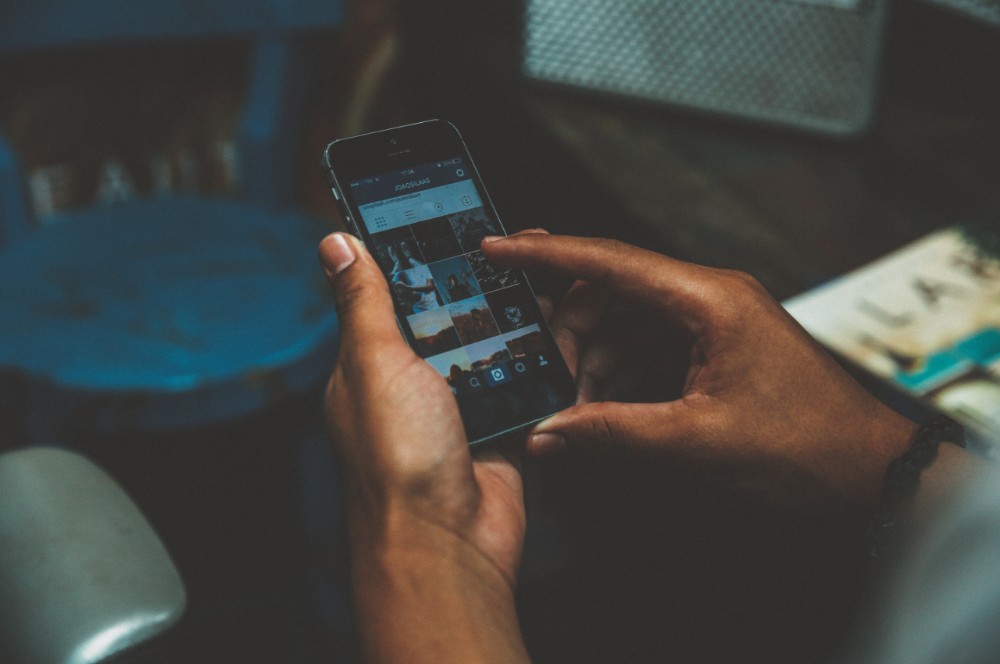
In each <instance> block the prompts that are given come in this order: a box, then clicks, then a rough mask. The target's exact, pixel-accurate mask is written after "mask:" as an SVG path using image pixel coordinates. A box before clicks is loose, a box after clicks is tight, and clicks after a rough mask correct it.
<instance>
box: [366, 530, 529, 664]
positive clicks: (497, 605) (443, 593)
mask: <svg viewBox="0 0 1000 664" xmlns="http://www.w3.org/2000/svg"><path fill="white" fill-rule="evenodd" d="M351 567H352V580H353V586H354V587H353V590H354V602H355V612H356V615H357V619H358V627H359V631H360V634H361V637H362V641H363V643H364V645H365V650H366V655H367V659H369V660H371V661H379V662H396V661H399V662H407V663H410V662H424V661H427V662H436V663H437V662H492V661H496V662H517V661H527V654H526V652H525V650H524V646H523V643H522V640H521V635H520V627H519V624H518V619H517V614H516V610H515V600H514V588H513V585H512V584H511V583H510V581H509V580H508V579H507V578H506V577H505V576H504V575H503V574H502V573H501V572H500V570H499V569H498V568H497V567H496V565H494V564H492V562H491V561H490V560H489V559H488V557H487V556H485V555H484V554H483V553H482V552H480V551H479V550H478V549H477V548H476V547H475V546H474V545H473V544H472V543H471V542H470V541H468V540H466V539H465V538H464V537H462V536H460V535H459V534H456V533H453V532H450V531H448V530H447V529H444V528H442V527H440V526H438V525H436V524H426V523H424V524H413V523H408V524H406V525H405V526H404V527H400V526H399V525H398V524H397V525H396V527H388V528H380V529H379V532H378V533H377V534H374V533H371V532H368V533H365V534H364V536H362V537H352V563H351Z"/></svg>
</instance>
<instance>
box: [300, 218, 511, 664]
mask: <svg viewBox="0 0 1000 664" xmlns="http://www.w3.org/2000/svg"><path fill="white" fill-rule="evenodd" d="M319 251H320V259H321V262H322V263H323V267H324V270H325V271H326V273H327V276H328V278H329V280H330V283H331V285H332V287H333V290H334V293H335V296H336V302H337V312H338V316H339V318H340V351H339V356H338V360H337V365H336V368H335V369H334V371H333V375H332V376H331V378H330V381H329V384H328V387H327V393H326V414H327V422H328V425H329V429H330V432H331V435H332V437H333V440H334V444H335V446H336V448H337V451H338V453H339V458H340V459H341V461H342V464H343V470H344V477H345V484H346V486H347V492H348V515H349V523H350V532H351V544H352V550H353V555H354V561H355V562H354V576H355V585H356V592H355V595H356V600H357V602H358V603H359V604H360V606H359V611H360V612H361V613H362V615H361V617H360V621H361V623H362V627H364V624H365V621H366V615H365V614H366V607H367V608H368V612H369V613H375V614H377V615H369V616H368V618H367V619H370V620H372V621H375V622H379V621H382V620H384V618H383V617H382V616H383V614H382V613H381V612H384V611H387V610H388V611H390V612H391V610H393V607H398V606H400V601H403V602H404V603H405V601H407V600H406V599H404V600H400V599H399V597H398V596H397V597H395V598H394V599H393V601H389V602H380V601H379V599H378V598H379V597H380V596H381V597H385V594H384V593H386V592H388V593H393V592H395V591H396V590H398V588H397V587H395V586H392V584H389V586H386V584H384V583H383V581H384V580H385V577H386V576H387V575H388V576H389V577H394V576H398V575H406V574H407V573H408V572H407V570H412V571H413V577H412V582H413V583H415V584H417V585H420V584H421V583H422V584H423V586H424V587H422V588H420V592H421V593H424V595H422V596H421V597H416V598H414V597H410V598H409V599H411V600H414V601H418V602H419V601H423V600H428V599H429V600H430V603H431V604H437V605H436V606H433V607H429V608H432V609H434V610H438V611H441V610H443V609H442V606H443V604H442V603H447V602H448V601H449V600H450V599H454V598H455V597H456V596H461V595H463V594H464V593H468V594H469V595H470V596H475V597H476V599H475V600H473V603H474V604H475V603H479V602H481V601H482V597H484V595H483V593H484V592H485V593H486V594H487V596H488V597H489V598H491V599H489V600H487V601H485V602H483V606H484V607H488V606H489V605H490V604H491V602H495V601H502V602H504V603H506V602H507V601H508V600H509V602H510V613H511V615H513V587H514V583H515V578H516V573H517V567H518V564H519V561H520V557H521V548H522V544H523V539H524V528H525V514H524V501H523V493H522V483H521V477H520V473H519V471H518V469H517V467H515V465H514V464H513V463H512V462H511V460H510V459H508V458H505V457H504V456H503V455H502V454H501V453H500V451H498V450H497V449H496V448H494V449H491V450H486V451H484V452H483V453H478V454H476V455H473V454H472V453H471V452H470V449H469V445H468V440H467V439H466V436H465V431H464V428H463V426H462V420H461V418H460V416H459V412H458V406H457V404H456V402H455V399H454V397H453V396H452V393H451V390H450V388H449V387H448V384H447V382H446V381H445V379H444V378H443V377H441V376H440V375H439V374H438V373H437V372H436V371H435V370H434V369H433V368H432V367H431V366H430V365H429V364H428V363H427V362H425V361H423V360H422V359H420V358H419V357H418V356H417V355H416V354H415V353H414V352H413V350H412V349H411V348H410V347H409V346H408V345H407V344H406V341H405V340H404V339H403V337H402V335H401V334H400V332H399V329H398V328H397V325H396V320H395V317H394V313H393V305H392V299H391V297H390V294H389V289H388V287H387V285H386V281H385V278H384V277H383V276H382V273H381V272H380V270H379V267H378V265H377V264H376V263H375V261H374V260H373V258H372V257H371V255H370V254H369V253H368V252H367V251H366V250H365V249H364V247H363V246H362V244H361V243H360V242H359V241H357V240H356V239H355V238H354V237H352V236H349V235H346V234H342V233H335V234H333V235H331V236H329V237H327V238H325V239H324V240H323V242H322V243H321V244H320V248H319ZM418 570H419V571H418ZM436 575H437V576H436ZM438 576H440V578H438ZM432 577H434V578H438V581H437V582H435V581H433V580H431V578H432ZM358 584H361V585H362V586H366V587H367V589H368V591H370V592H365V590H363V589H359V588H357V586H358ZM438 586H440V587H438ZM373 587H374V590H372V588H373ZM437 592H441V593H443V594H444V596H441V597H436V598H433V599H431V598H432V597H433V596H434V594H435V593H437ZM380 593H382V594H381V595H380ZM498 598H499V599H498ZM386 599H388V598H386ZM373 603H374V605H372V604H373ZM468 610H469V609H468V602H466V608H465V611H466V612H467V611H468ZM406 619H409V620H413V618H412V616H411V617H409V618H402V620H406ZM417 621H419V618H417ZM381 627H382V628H384V627H385V625H381ZM515 627H516V618H515ZM412 630H415V627H413V628H412ZM384 636H385V635H384V633H383V635H382V636H380V637H378V638H379V639H384ZM411 646H412V643H411ZM369 654H370V655H372V656H373V657H374V659H376V660H379V661H382V660H383V659H392V657H391V656H389V653H386V652H384V651H379V652H377V653H372V652H370V653H369Z"/></svg>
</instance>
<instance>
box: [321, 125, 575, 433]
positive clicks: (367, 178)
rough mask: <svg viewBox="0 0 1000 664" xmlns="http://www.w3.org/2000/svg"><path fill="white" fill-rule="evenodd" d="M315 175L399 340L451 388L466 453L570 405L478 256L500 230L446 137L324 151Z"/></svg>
mask: <svg viewBox="0 0 1000 664" xmlns="http://www.w3.org/2000/svg"><path fill="white" fill-rule="evenodd" d="M323 167H324V170H325V172H326V175H327V180H328V182H329V184H330V188H331V192H332V193H333V197H334V199H335V200H336V201H337V204H338V206H339V207H340V211H341V213H342V214H343V216H344V219H345V221H346V222H347V225H348V227H349V228H350V230H351V231H352V232H353V233H355V234H356V235H357V236H358V237H359V238H361V240H362V241H363V242H364V243H365V246H366V247H368V250H369V251H370V252H371V254H372V255H373V256H374V257H375V260H376V261H378V264H379V266H380V267H381V268H382V272H383V274H384V275H385V278H386V280H387V281H388V282H389V287H390V291H391V292H392V295H393V300H394V302H395V306H396V317H397V319H398V320H399V326H400V328H401V329H402V331H403V334H404V336H405V337H406V339H407V341H408V342H409V344H410V346H411V347H412V348H413V349H414V350H415V351H416V353H417V354H418V355H420V357H422V358H424V359H425V360H426V361H427V362H428V363H429V364H430V365H431V366H432V367H434V368H435V369H436V370H437V371H438V372H439V373H440V374H441V375H442V376H444V378H445V379H446V380H447V381H448V384H449V385H450V386H451V390H452V392H453V393H454V395H455V399H456V400H457V401H458V407H459V410H460V411H461V414H462V421H463V422H464V424H465V433H466V436H467V437H468V439H469V443H470V444H477V443H481V442H485V441H487V440H489V439H491V438H494V437H496V436H499V435H501V434H504V433H507V432H511V431H514V430H516V429H519V428H522V427H526V426H528V425H530V424H533V423H534V422H537V421H539V420H541V419H543V418H545V417H547V416H549V415H552V414H553V413H556V412H558V411H559V410H562V409H563V408H566V407H568V406H570V405H572V404H573V402H574V401H575V398H576V388H575V386H574V382H573V378H572V376H571V375H570V372H569V369H568V368H567V367H566V364H565V362H563V359H562V356H561V355H560V354H559V350H558V348H557V347H556V344H555V342H554V341H553V338H552V333H551V332H550V331H549V329H548V326H547V325H546V323H545V320H544V319H543V318H542V315H541V312H540V311H539V308H538V303H537V302H536V300H535V295H534V293H533V292H532V289H531V286H530V285H529V284H528V280H527V279H526V278H525V275H524V273H523V272H520V271H518V270H509V269H505V268H501V267H499V266H497V265H493V264H491V263H490V262H489V261H487V260H486V258H485V257H484V256H483V253H482V252H481V251H480V244H481V242H482V239H483V238H484V237H486V236H488V235H503V234H504V229H503V226H502V225H501V224H500V219H499V218H498V217H497V213H496V210H495V209H494V208H493V204H492V203H491V202H490V198H489V195H488V194H487V193H486V189H485V188H484V187H483V183H482V181H481V180H480V178H479V174H478V172H477V171H476V167H475V165H474V164H473V162H472V157H470V156H469V151H468V149H467V148H466V146H465V141H464V140H463V139H462V136H461V135H460V134H459V133H458V130H457V129H456V128H455V127H454V125H452V124H451V123H448V122H444V121H442V120H429V121H426V122H419V123H416V124H411V125H406V126H403V127H396V128H394V129H386V130H383V131H376V132H373V133H370V134H364V135H362V136H354V137H351V138H343V139H340V140H336V141H334V142H332V143H330V144H329V145H328V146H327V147H326V150H325V151H324V154H323Z"/></svg>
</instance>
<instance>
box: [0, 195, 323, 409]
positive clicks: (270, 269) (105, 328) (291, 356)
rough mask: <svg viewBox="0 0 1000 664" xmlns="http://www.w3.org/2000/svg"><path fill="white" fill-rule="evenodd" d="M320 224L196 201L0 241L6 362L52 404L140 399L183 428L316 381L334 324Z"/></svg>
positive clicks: (0, 315)
mask: <svg viewBox="0 0 1000 664" xmlns="http://www.w3.org/2000/svg"><path fill="white" fill-rule="evenodd" d="M325 232H326V229H325V228H324V227H323V223H322V222H320V221H317V220H315V219H313V218H310V217H306V216H302V215H299V214H294V213H278V212H273V211H262V210H261V209H260V208H257V207H253V206H249V205H246V204H241V203H236V202H231V201H226V200H216V199H203V198H177V199H167V200H156V201H140V202H135V203H131V204H124V205H119V206H113V207H106V208H95V209H91V210H87V211H85V212H83V213H77V214H74V215H73V218H72V219H67V220H66V221H64V222H62V223H60V221H59V220H56V221H55V222H53V223H52V224H50V225H48V226H46V227H44V228H41V229H38V230H36V231H34V232H32V233H30V234H29V235H28V236H26V237H24V238H22V239H21V240H20V241H19V242H16V243H13V244H11V245H7V246H5V247H2V248H0V365H6V366H7V367H9V368H11V369H14V370H16V371H18V372H21V373H23V374H26V375H27V376H28V377H30V378H33V379H35V380H36V381H38V382H39V383H41V384H45V385H47V386H48V387H47V388H45V389H41V391H42V392H47V393H48V395H49V399H51V400H58V399H56V393H58V392H59V391H63V392H65V393H66V394H65V395H64V396H63V397H61V398H62V399H63V400H64V401H69V402H80V401H81V400H82V401H87V400H88V399H89V400H91V401H93V399H94V398H96V397H105V398H110V397H112V396H113V395H118V396H123V395H129V394H131V395H133V396H135V395H139V396H140V397H141V400H142V401H144V402H146V405H145V406H144V408H145V409H146V410H150V409H152V411H154V412H151V413H147V414H146V415H145V416H144V417H143V418H140V419H144V420H145V421H148V422H156V421H160V420H162V421H164V422H172V423H174V424H177V425H180V424H184V425H193V424H196V423H197V422H198V421H210V420H211V419H213V418H214V417H215V416H216V414H217V415H218V416H219V417H228V416H233V415H237V414H240V413H242V412H247V411H249V410H252V409H254V408H257V407H259V406H261V405H263V404H264V403H265V402H266V401H267V400H268V398H269V395H270V396H273V394H274V393H275V391H284V390H287V391H294V390H296V389H303V388H305V387H307V386H309V385H312V386H315V385H316V384H317V381H320V380H322V377H323V376H324V375H325V374H326V373H328V372H329V369H330V362H331V361H332V357H333V354H334V352H335V351H334V345H335V343H336V330H337V321H336V315H335V313H334V309H333V303H332V299H331V297H330V295H329V293H328V289H327V286H326V284H325V281H324V279H323V276H322V271H321V270H320V269H319V267H318V263H317V259H316V245H317V243H318V242H319V239H320V238H321V237H322V236H323V234H324V233H325ZM276 385H277V386H279V387H276ZM39 389H40V388H39ZM154 397H161V398H162V399H161V401H162V409H163V410H164V412H163V413H161V414H160V415H157V414H156V413H155V411H156V407H155V404H156V398H154ZM167 397H169V398H167ZM134 401H135V399H133V402H134ZM184 403H187V404H188V407H189V408H190V409H191V410H190V412H189V413H188V414H189V415H190V417H187V418H186V417H185V413H184V412H179V406H178V404H181V405H183V404H184ZM58 410H60V411H65V405H64V406H63V407H61V408H59V409H58ZM112 410H113V409H112ZM183 410H184V408H183V407H180V411H183ZM167 411H171V412H172V413H173V414H168V413H167Z"/></svg>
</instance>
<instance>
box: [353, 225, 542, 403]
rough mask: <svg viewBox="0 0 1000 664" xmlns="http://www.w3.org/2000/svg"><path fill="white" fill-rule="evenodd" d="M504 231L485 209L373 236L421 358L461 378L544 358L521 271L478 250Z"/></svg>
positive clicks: (445, 373)
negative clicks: (529, 358)
mask: <svg viewBox="0 0 1000 664" xmlns="http://www.w3.org/2000/svg"><path fill="white" fill-rule="evenodd" d="M499 234H500V229H499V228H498V226H497V224H496V223H495V222H494V220H493V219H492V218H491V217H490V216H489V215H488V214H487V213H486V210H485V209H484V208H482V207H478V208H474V209H471V210H465V211H462V212H458V213H455V214H450V215H448V216H445V217H437V218H435V219H428V220H426V221H421V222H418V223H415V224H413V225H410V226H404V227H401V228H394V229H392V230H389V231H384V232H381V233H375V234H373V235H372V240H373V244H374V254H375V258H376V260H377V261H378V262H379V265H380V266H381V267H382V270H383V272H385V274H386V275H387V276H388V278H389V283H390V286H391V290H392V295H393V298H394V299H395V300H396V303H397V305H398V306H399V309H400V310H401V311H402V312H403V313H404V314H405V316H406V320H407V322H408V323H409V325H410V329H411V330H412V331H413V336H414V337H415V339H416V346H417V348H416V350H417V353H418V354H419V355H420V356H421V357H423V358H424V359H426V360H427V361H428V362H429V363H430V364H431V365H432V366H433V367H434V368H435V369H437V371H438V372H439V373H441V375H442V376H444V377H445V378H448V379H449V380H450V381H451V382H452V383H453V384H454V382H455V380H456V378H458V377H460V376H463V375H468V374H470V373H472V372H478V371H481V370H485V369H489V368H490V367H493V366H496V365H498V364H501V363H503V362H508V361H512V360H516V359H517V358H519V357H527V356H529V355H533V354H540V353H543V352H544V351H545V338H544V336H543V334H542V330H541V327H540V326H539V321H538V320H535V318H534V311H535V307H534V306H532V303H531V302H528V301H527V300H528V299H530V297H531V296H530V294H529V292H528V291H527V289H524V288H516V286H518V284H519V283H520V282H519V279H518V276H517V273H516V271H514V270H505V269H502V268H499V267H497V266H495V265H493V264H491V263H490V262H488V261H487V260H486V257H485V256H483V254H482V252H481V251H479V245H480V242H481V241H482V239H483V238H484V237H486V236H487V235H499Z"/></svg>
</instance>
